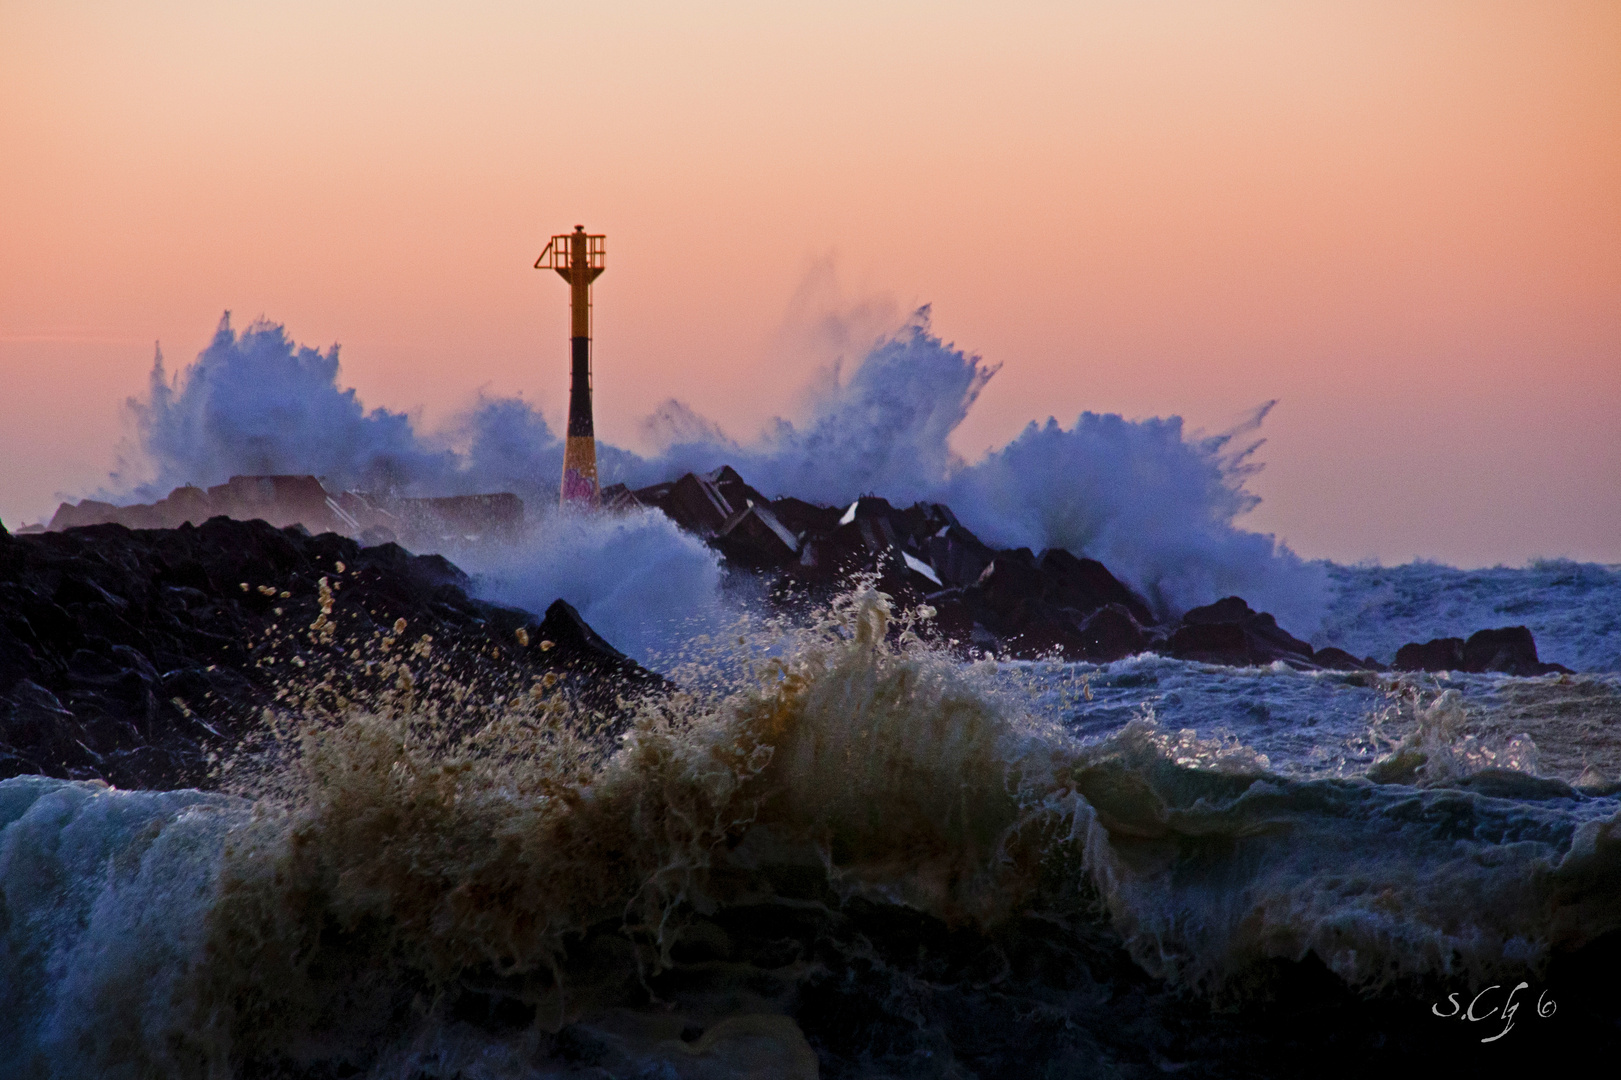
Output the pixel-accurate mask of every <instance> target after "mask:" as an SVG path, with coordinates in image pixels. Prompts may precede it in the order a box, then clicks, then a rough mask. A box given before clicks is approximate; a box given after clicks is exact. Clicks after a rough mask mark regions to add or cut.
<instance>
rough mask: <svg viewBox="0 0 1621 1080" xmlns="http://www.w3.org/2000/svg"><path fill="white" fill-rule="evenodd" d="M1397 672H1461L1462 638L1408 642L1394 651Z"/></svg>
mask: <svg viewBox="0 0 1621 1080" xmlns="http://www.w3.org/2000/svg"><path fill="white" fill-rule="evenodd" d="M1394 667H1395V668H1396V670H1397V671H1461V670H1462V669H1463V638H1455V637H1446V638H1435V639H1434V640H1432V641H1426V642H1424V643H1423V644H1419V643H1418V642H1416V641H1410V642H1408V643H1407V644H1406V645H1403V646H1402V647H1401V648H1399V649H1397V650H1396V663H1395V665H1394Z"/></svg>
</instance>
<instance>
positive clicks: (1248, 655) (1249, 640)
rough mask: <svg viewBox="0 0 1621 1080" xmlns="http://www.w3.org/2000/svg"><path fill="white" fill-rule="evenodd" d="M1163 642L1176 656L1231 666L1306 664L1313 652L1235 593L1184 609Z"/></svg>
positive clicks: (1310, 660) (1309, 661)
mask: <svg viewBox="0 0 1621 1080" xmlns="http://www.w3.org/2000/svg"><path fill="white" fill-rule="evenodd" d="M1166 645H1167V648H1169V650H1170V652H1171V655H1172V656H1175V657H1177V658H1179V659H1183V660H1197V661H1200V662H1201V663H1207V664H1227V665H1230V666H1233V667H1245V666H1252V665H1263V664H1271V663H1275V662H1276V661H1279V660H1282V661H1284V662H1285V663H1288V664H1291V665H1294V666H1297V667H1299V666H1306V665H1309V664H1311V662H1312V655H1313V653H1312V647H1311V646H1310V645H1309V644H1307V643H1306V642H1304V641H1301V640H1300V639H1299V638H1297V637H1295V636H1294V635H1292V634H1290V633H1289V632H1288V631H1286V630H1284V629H1283V628H1282V627H1280V626H1278V622H1277V620H1276V619H1275V618H1273V616H1272V615H1271V614H1270V613H1269V612H1264V611H1263V612H1256V611H1253V610H1251V609H1250V606H1249V604H1248V603H1247V602H1246V601H1245V600H1244V599H1243V598H1242V597H1238V596H1228V597H1224V598H1222V599H1220V600H1217V601H1216V602H1215V603H1213V604H1206V605H1205V606H1203V607H1197V608H1193V609H1191V610H1190V611H1188V612H1187V613H1186V614H1184V615H1183V616H1182V625H1181V626H1179V627H1178V628H1177V629H1176V631H1175V632H1174V633H1173V634H1172V635H1171V637H1170V640H1169V641H1168V642H1167V643H1166Z"/></svg>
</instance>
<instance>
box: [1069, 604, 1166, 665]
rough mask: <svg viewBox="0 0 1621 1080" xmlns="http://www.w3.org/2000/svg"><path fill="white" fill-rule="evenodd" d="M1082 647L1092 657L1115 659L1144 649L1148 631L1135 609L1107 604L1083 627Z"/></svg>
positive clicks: (1147, 639) (1084, 623)
mask: <svg viewBox="0 0 1621 1080" xmlns="http://www.w3.org/2000/svg"><path fill="white" fill-rule="evenodd" d="M1080 636H1081V648H1082V651H1083V652H1084V653H1085V655H1086V658H1087V659H1089V660H1101V661H1105V662H1107V661H1111V660H1120V659H1123V658H1125V657H1127V656H1135V655H1137V654H1138V653H1140V652H1144V651H1146V650H1147V649H1148V646H1149V637H1148V634H1147V633H1146V632H1145V631H1144V629H1143V627H1142V625H1141V624H1140V623H1139V622H1138V621H1137V618H1136V616H1135V615H1134V614H1133V613H1132V611H1131V609H1130V608H1128V607H1126V606H1125V605H1123V604H1106V605H1105V606H1103V607H1101V608H1099V609H1098V610H1096V611H1094V612H1093V613H1092V614H1091V615H1088V616H1087V618H1086V621H1085V622H1083V623H1082V624H1081V628H1080Z"/></svg>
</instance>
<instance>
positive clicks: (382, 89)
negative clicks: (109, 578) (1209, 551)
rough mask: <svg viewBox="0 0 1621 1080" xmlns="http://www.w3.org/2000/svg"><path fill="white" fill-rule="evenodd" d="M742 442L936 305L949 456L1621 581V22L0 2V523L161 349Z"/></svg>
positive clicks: (71, 481) (1146, 8)
mask: <svg viewBox="0 0 1621 1080" xmlns="http://www.w3.org/2000/svg"><path fill="white" fill-rule="evenodd" d="M576 222H582V223H584V224H586V225H587V226H588V227H589V229H590V230H591V231H593V232H599V231H600V232H605V233H606V234H607V236H608V271H607V273H606V275H605V276H604V277H603V278H602V280H601V281H600V282H599V283H598V285H597V286H596V290H595V292H596V309H595V310H596V346H595V350H596V351H595V356H596V372H597V374H596V384H597V406H596V408H597V430H598V433H599V435H601V436H602V437H604V438H606V439H608V440H610V441H614V442H617V443H620V444H622V445H629V446H631V447H632V448H636V447H637V445H638V443H637V440H638V438H639V434H638V432H639V428H638V421H639V420H640V419H641V418H642V417H643V416H645V415H646V414H647V413H648V412H649V411H651V410H652V409H653V408H654V407H655V406H657V405H658V404H659V403H660V402H661V401H663V400H664V399H666V398H669V397H672V396H674V397H679V398H681V399H682V400H684V401H686V402H687V403H689V404H690V405H691V406H693V407H694V408H695V409H697V410H698V411H699V412H702V413H704V414H706V415H709V416H711V417H713V418H714V419H716V420H717V421H719V422H720V423H721V424H722V426H723V427H725V428H726V429H727V431H728V432H730V433H731V434H732V435H734V436H736V437H739V438H747V437H748V436H750V435H751V434H752V433H753V432H755V431H757V430H758V429H759V427H760V426H761V424H762V423H763V422H765V421H766V420H767V419H768V418H769V417H771V416H772V415H774V414H778V413H781V414H785V415H792V414H793V412H794V410H795V409H796V408H797V407H799V406H800V405H801V404H802V402H803V391H804V388H805V386H806V385H807V384H808V383H809V382H810V381H811V380H812V379H813V377H814V375H815V373H816V371H817V370H818V368H820V367H822V366H824V365H826V364H827V363H829V362H831V361H832V360H834V359H835V358H837V357H838V356H839V355H840V354H841V353H842V354H844V355H846V356H849V357H850V358H852V359H853V358H854V356H855V355H856V354H859V353H860V352H861V351H862V346H863V345H864V344H865V343H866V342H868V341H870V340H871V339H872V337H873V336H874V335H876V334H878V333H880V332H882V331H884V330H886V329H888V328H891V327H893V326H895V325H898V323H899V322H900V321H901V319H902V318H904V316H905V314H906V312H908V311H909V310H910V309H912V308H914V307H916V306H917V305H919V304H922V303H925V302H927V303H932V305H933V319H934V323H933V325H934V328H935V331H936V332H937V333H939V334H940V335H941V336H942V337H944V338H946V339H948V340H951V341H954V342H956V343H957V344H958V345H960V346H963V347H965V348H968V349H971V350H972V351H975V352H978V353H980V354H982V355H983V356H984V357H985V358H986V359H987V360H988V361H991V362H994V363H999V364H1001V365H1002V367H1001V371H1000V373H999V374H998V375H997V376H996V377H995V378H994V379H993V380H992V382H991V383H990V386H989V387H988V389H987V390H986V391H985V393H984V395H983V397H982V398H981V401H980V404H979V405H978V407H977V408H976V409H975V411H974V413H973V414H972V415H971V416H970V418H969V420H968V422H967V423H966V424H965V425H964V427H963V429H962V430H961V431H959V433H958V439H957V449H958V450H959V452H961V453H962V454H964V455H965V456H967V457H969V458H973V457H976V456H977V455H979V454H981V453H983V452H984V451H985V449H986V448H987V447H989V446H992V445H999V444H1001V443H1002V442H1005V441H1006V440H1007V439H1008V438H1010V437H1011V436H1012V435H1014V434H1016V433H1017V432H1018V431H1019V429H1020V428H1022V427H1023V426H1024V424H1025V423H1027V422H1028V421H1030V420H1044V419H1045V418H1046V417H1047V416H1049V415H1054V416H1057V417H1058V419H1059V420H1060V421H1062V422H1064V423H1065V424H1068V423H1071V422H1073V420H1074V419H1075V416H1076V414H1077V413H1079V412H1080V411H1082V410H1085V409H1090V410H1093V411H1102V412H1121V413H1124V414H1125V415H1127V416H1130V417H1139V416H1150V415H1168V414H1173V413H1174V414H1180V415H1182V416H1184V417H1185V418H1186V419H1187V421H1188V424H1189V425H1190V426H1191V427H1194V428H1202V429H1204V430H1207V431H1217V430H1221V429H1223V428H1225V427H1227V426H1229V425H1230V424H1232V423H1233V422H1235V421H1236V420H1237V419H1238V418H1239V417H1240V416H1241V415H1242V414H1244V413H1245V412H1246V411H1248V410H1250V409H1252V408H1253V407H1255V406H1256V405H1258V404H1260V403H1261V402H1264V401H1267V400H1270V399H1272V398H1277V399H1280V403H1279V405H1278V406H1277V408H1276V409H1275V410H1274V411H1273V412H1272V414H1271V415H1270V417H1269V418H1268V420H1267V422H1266V425H1265V427H1264V428H1263V430H1262V434H1264V435H1265V436H1266V437H1267V438H1268V440H1269V441H1268V442H1267V444H1266V446H1265V447H1264V448H1263V449H1262V451H1261V453H1260V457H1261V460H1263V461H1264V462H1265V464H1266V468H1265V470H1264V471H1263V472H1262V473H1261V474H1260V475H1259V476H1257V477H1256V478H1255V479H1254V480H1253V481H1252V482H1251V487H1252V488H1253V489H1254V490H1255V491H1256V492H1258V493H1259V494H1260V495H1262V496H1263V498H1264V502H1263V503H1262V505H1261V507H1260V508H1259V509H1258V510H1256V511H1255V512H1254V513H1252V514H1251V515H1250V516H1249V517H1248V518H1246V519H1245V522H1244V523H1245V524H1246V525H1247V527H1250V528H1254V529H1258V530H1261V531H1266V532H1273V533H1276V534H1277V535H1278V536H1279V537H1280V538H1282V539H1284V540H1286V541H1287V542H1288V543H1289V544H1290V545H1291V546H1292V547H1293V548H1294V549H1295V550H1297V551H1298V552H1300V553H1301V554H1302V555H1305V556H1308V557H1320V556H1326V557H1332V558H1335V559H1339V560H1342V561H1351V560H1358V559H1364V558H1377V559H1380V560H1383V561H1386V562H1397V561H1404V560H1407V559H1411V558H1414V557H1423V558H1434V559H1439V560H1442V561H1446V562H1451V563H1456V564H1459V565H1466V566H1468V565H1483V564H1493V563H1498V562H1506V563H1510V564H1518V563H1521V562H1523V561H1525V560H1526V559H1528V558H1532V557H1537V556H1571V557H1576V558H1581V559H1593V560H1599V561H1603V562H1611V563H1616V562H1621V3H1617V2H1616V0H1600V2H1592V3H1577V2H1572V3H1563V2H1559V0H1528V2H1516V3H1493V2H1490V0H1466V2H1456V3H1453V2H1423V0H1393V2H1379V0H1354V2H1350V0H1348V2H1309V0H1289V2H1276V3H1262V2H1212V0H1201V2H1186V3H1183V2H1168V0H1167V2H1160V0H1109V2H1091V3H1088V2H1080V0H1068V2H1063V3H1003V4H975V5H968V4H959V3H945V2H935V3H929V4H900V3H861V4H852V3H826V2H824V3H820V4H814V5H812V4H795V5H788V4H763V3H754V4H722V3H689V4H682V5H675V4H653V3H616V2H602V3H594V4H567V5H565V4H546V3H534V2H530V3H494V2H469V3H462V4H454V5H451V4H418V3H402V2H398V0H396V2H393V3H386V4H385V3H352V2H345V0H322V2H320V3H297V2H288V0H278V2H276V3H262V2H260V3H254V2H244V3H228V4H222V3H218V2H206V3H205V2H201V0H197V2H179V0H175V2H152V3H89V2H84V3H80V2H72V0H50V2H38V0H0V519H3V520H4V521H5V523H6V525H7V526H10V527H15V526H17V525H19V524H21V523H23V522H25V521H35V520H39V519H41V518H44V517H48V516H49V514H50V513H51V511H52V510H53V509H54V508H55V505H56V501H57V497H58V495H59V494H63V495H74V496H78V495H83V494H87V493H90V492H92V491H93V490H94V489H95V488H96V487H97V486H98V485H99V484H100V483H102V482H104V481H105V478H106V476H107V473H108V471H109V469H111V468H112V467H114V466H115V464H116V462H117V459H118V453H119V446H120V443H121V441H123V440H127V439H128V437H129V429H128V427H127V425H126V419H125V417H124V415H123V402H124V400H125V399H126V398H127V397H129V396H130V395H132V394H137V393H140V392H141V391H142V389H143V386H144V382H145V378H146V375H147V372H148V370H149V368H150V366H151V362H152V351H153V343H154V342H161V344H162V348H163V351H164V354H165V356H166V357H167V359H168V362H169V363H170V365H171V367H173V366H175V365H180V364H184V363H185V362H188V361H190V359H191V358H192V357H193V356H195V355H196V353H197V352H198V350H199V349H201V348H202V347H203V345H204V344H206V342H207V340H208V338H209V337H210V336H211V334H212V332H213V329H214V326H215V324H216V323H217V321H218V320H219V317H220V315H221V313H222V312H223V311H225V310H227V309H229V310H230V311H232V312H233V315H234V318H235V319H236V321H237V322H238V324H239V325H243V324H246V323H247V322H249V321H251V320H252V319H253V318H255V317H257V316H260V315H263V316H265V317H267V318H270V319H272V320H274V321H277V322H281V323H284V324H285V325H286V326H287V329H288V332H289V334H291V335H292V336H293V337H294V338H295V339H297V340H298V341H301V342H303V343H306V344H310V345H315V346H320V347H323V348H324V347H326V346H328V345H330V344H332V343H333V342H339V343H341V345H342V352H341V355H342V357H343V365H344V367H343V371H344V379H345V380H346V382H348V383H349V384H350V385H353V386H355V387H356V388H358V390H359V393H360V396H361V398H362V399H363V400H364V401H365V403H366V404H367V405H368V406H377V405H381V406H387V407H389V408H394V409H412V410H417V409H420V410H421V411H422V414H423V416H424V419H425V422H427V423H429V424H430V425H431V424H432V423H434V422H436V421H439V420H443V419H444V418H446V417H450V416H452V415H454V414H455V413H457V412H458V411H459V410H461V409H463V408H465V407H466V406H467V405H468V404H469V403H470V402H471V401H472V400H473V398H474V396H475V395H476V394H477V393H478V392H479V391H480V390H481V389H483V390H485V391H486V392H489V393H499V394H512V393H521V394H522V395H523V396H524V397H525V398H527V399H528V400H530V401H533V402H536V403H538V404H539V405H540V406H541V407H542V408H543V409H544V410H545V411H546V414H547V416H548V418H549V419H551V420H552V421H553V422H554V424H556V423H560V421H561V418H562V410H563V408H564V406H565V399H566V392H567V366H566V361H567V340H566V338H567V333H568V329H567V325H568V324H567V295H566V288H565V286H564V285H563V283H562V282H561V281H559V280H557V278H556V276H555V275H551V274H541V273H537V272H536V271H534V270H533V269H531V264H532V263H533V262H534V260H535V257H536V255H537V254H539V252H540V249H541V247H542V246H544V244H545V242H546V238H547V236H548V235H549V234H551V233H553V232H562V231H567V230H568V229H569V228H571V227H572V226H573V225H574V223H576Z"/></svg>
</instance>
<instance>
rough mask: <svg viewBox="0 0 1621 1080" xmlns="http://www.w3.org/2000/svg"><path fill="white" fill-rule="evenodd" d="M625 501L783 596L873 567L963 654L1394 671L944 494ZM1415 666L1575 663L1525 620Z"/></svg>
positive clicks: (670, 485)
mask: <svg viewBox="0 0 1621 1080" xmlns="http://www.w3.org/2000/svg"><path fill="white" fill-rule="evenodd" d="M603 495H604V503H605V505H607V506H609V507H610V508H612V507H632V506H651V507H657V508H658V509H660V510H662V511H663V512H664V513H665V514H666V515H668V516H669V517H670V519H671V520H673V521H674V522H675V523H676V524H677V525H679V526H680V527H681V528H683V529H685V530H687V531H688V532H692V533H694V534H696V535H698V536H700V537H702V538H704V540H705V541H706V542H708V543H709V544H710V546H712V547H714V548H715V549H716V550H717V551H718V552H720V554H721V555H723V556H724V557H725V559H726V561H727V564H728V565H729V566H731V567H732V568H733V569H735V570H738V571H743V572H748V573H753V574H764V575H766V576H769V577H771V578H773V579H775V581H776V583H777V584H778V585H779V587H780V588H779V591H778V593H777V598H778V600H779V602H782V603H784V605H785V606H787V607H790V608H792V607H793V606H794V604H795V602H796V601H798V602H801V603H802V602H805V601H807V600H813V599H818V598H823V597H825V596H826V595H827V594H829V593H830V592H831V591H832V590H833V589H835V588H837V587H838V585H839V584H840V583H842V582H844V581H846V580H848V578H849V576H850V575H851V574H855V573H864V572H865V573H872V574H875V575H876V576H877V586H878V588H880V589H883V590H884V591H885V592H888V593H889V594H890V595H892V596H894V597H895V598H896V600H897V601H898V602H899V603H900V604H901V605H902V606H916V605H920V604H927V605H929V606H930V607H932V608H934V610H935V613H936V614H935V618H934V619H933V620H932V625H933V629H934V632H935V633H936V634H937V635H938V637H939V638H940V639H942V640H944V641H948V642H952V643H954V645H955V646H956V647H957V648H958V649H959V650H960V651H962V652H965V653H978V652H981V651H988V652H991V653H994V654H996V655H1000V656H1009V657H1013V658H1016V659H1034V658H1037V657H1049V656H1056V657H1060V658H1062V659H1065V660H1088V661H1094V662H1107V661H1111V660H1118V659H1121V658H1123V657H1126V656H1132V655H1135V654H1137V653H1141V652H1157V653H1160V654H1162V655H1167V656H1174V657H1176V658H1177V659H1180V660H1192V661H1196V662H1201V663H1209V664H1222V665H1227V666H1233V667H1250V666H1265V665H1269V664H1274V663H1279V662H1281V663H1285V664H1288V665H1289V666H1291V667H1296V668H1301V669H1329V670H1335V671H1385V670H1388V667H1387V665H1386V664H1385V663H1383V662H1381V661H1380V660H1378V659H1376V658H1374V657H1371V656H1370V657H1356V656H1353V655H1351V654H1350V653H1349V652H1346V651H1345V650H1343V649H1340V648H1335V647H1332V646H1330V647H1327V648H1323V649H1313V648H1312V646H1311V645H1310V644H1309V643H1307V642H1305V641H1302V640H1301V639H1299V638H1297V637H1295V636H1294V635H1293V634H1291V633H1289V632H1288V631H1287V630H1286V629H1284V628H1283V627H1280V626H1279V625H1278V623H1277V620H1276V618H1274V617H1273V616H1272V615H1271V614H1269V613H1267V612H1257V611H1254V610H1252V609H1251V608H1250V606H1249V604H1248V603H1247V602H1246V601H1245V600H1244V599H1243V598H1242V597H1237V596H1229V597H1225V598H1224V599H1221V600H1218V601H1216V602H1215V603H1213V604H1208V605H1206V606H1204V607H1199V608H1194V609H1193V610H1191V611H1188V612H1185V613H1183V614H1182V615H1181V617H1180V618H1175V617H1172V616H1171V615H1170V613H1166V612H1156V611H1154V610H1153V608H1152V607H1151V606H1150V605H1149V603H1148V602H1147V600H1146V599H1144V598H1143V597H1142V596H1140V595H1138V594H1137V593H1136V592H1135V591H1133V590H1132V589H1131V588H1130V587H1129V586H1128V585H1126V584H1125V583H1124V582H1122V581H1121V580H1120V579H1119V578H1117V577H1115V576H1114V574H1112V573H1111V572H1110V571H1109V569H1108V567H1106V566H1104V565H1103V564H1102V563H1100V562H1098V561H1097V560H1095V559H1087V558H1081V557H1078V556H1076V555H1074V554H1072V553H1071V552H1069V551H1066V550H1064V549H1062V548H1052V549H1048V550H1046V551H1042V552H1040V553H1036V552H1032V551H1030V550H1029V549H1028V548H1013V549H996V548H993V547H991V546H990V545H988V544H986V543H984V542H983V541H982V540H980V539H979V537H977V536H975V535H974V534H973V533H972V532H970V531H969V530H968V529H966V528H965V527H964V526H963V525H962V523H961V522H960V521H959V520H958V519H957V516H956V515H955V514H954V513H952V511H951V508H950V507H948V506H945V505H943V504H940V503H922V502H920V503H915V504H914V505H912V506H910V507H907V508H904V509H903V508H900V507H896V506H893V505H891V504H890V503H889V502H888V501H887V500H885V499H881V498H876V497H872V496H864V497H862V498H860V499H857V500H856V501H855V502H853V503H851V504H850V505H849V506H847V507H842V508H841V507H831V506H818V505H816V504H814V503H808V502H805V501H804V500H802V499H796V498H792V497H784V498H778V499H767V498H766V497H765V496H764V495H762V494H761V493H760V492H759V491H758V490H757V489H755V488H753V487H751V486H749V484H748V483H747V481H745V480H744V479H743V477H742V476H740V475H739V474H738V473H737V471H736V470H735V469H733V468H731V467H730V466H725V467H722V468H720V469H717V470H715V471H714V472H711V473H706V474H703V475H699V474H696V473H688V474H686V475H685V476H682V477H681V478H680V479H678V480H673V481H670V482H667V483H663V484H655V485H653V486H652V487H647V488H641V489H638V490H636V491H630V490H627V489H626V488H625V487H624V486H623V485H618V486H616V487H614V488H610V489H607V490H606V491H604V493H603ZM1394 666H1395V667H1396V668H1398V669H1400V670H1410V671H1419V670H1423V671H1442V670H1458V671H1476V672H1480V671H1501V672H1506V673H1508V674H1514V675H1540V674H1547V673H1550V672H1559V671H1565V670H1566V669H1564V668H1561V667H1559V666H1558V665H1556V664H1544V663H1541V662H1540V661H1539V660H1538V659H1537V654H1536V643H1535V642H1534V641H1533V640H1532V639H1531V633H1530V631H1529V630H1527V629H1526V628H1525V627H1508V628H1504V629H1501V630H1483V631H1481V632H1479V633H1477V634H1475V635H1474V636H1473V637H1471V638H1469V639H1468V641H1467V642H1466V641H1464V639H1462V638H1443V639H1440V640H1438V641H1433V642H1430V643H1428V644H1426V645H1417V644H1415V645H1409V646H1406V647H1404V649H1403V650H1402V652H1401V653H1400V654H1398V656H1397V658H1396V662H1395V665H1394Z"/></svg>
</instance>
